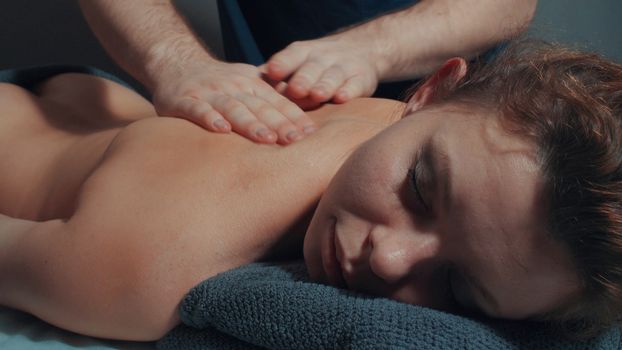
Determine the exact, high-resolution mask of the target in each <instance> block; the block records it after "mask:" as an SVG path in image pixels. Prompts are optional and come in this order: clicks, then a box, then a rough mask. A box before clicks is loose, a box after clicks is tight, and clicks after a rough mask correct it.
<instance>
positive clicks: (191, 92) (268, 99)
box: [153, 61, 315, 144]
mask: <svg viewBox="0 0 622 350" xmlns="http://www.w3.org/2000/svg"><path fill="white" fill-rule="evenodd" d="M179 72H182V73H181V74H179ZM162 74H163V76H162V77H160V79H158V80H159V84H158V85H156V86H155V87H154V94H153V96H154V98H153V102H154V105H155V108H156V112H157V113H158V114H159V115H164V116H173V117H181V118H184V119H188V120H190V121H192V122H193V123H196V124H198V125H200V126H202V127H203V128H205V129H207V130H210V131H215V132H229V131H231V130H233V131H235V132H237V133H238V134H240V135H242V136H244V137H246V138H248V139H250V140H253V141H255V142H260V143H275V142H278V143H280V144H288V143H291V142H293V141H297V140H299V139H301V138H303V137H304V136H305V135H306V134H309V133H311V132H313V130H314V129H315V127H314V123H313V121H312V120H311V119H310V118H309V117H308V116H307V115H306V114H305V113H304V112H303V111H302V110H301V109H300V107H298V106H297V105H296V104H295V103H293V102H291V101H290V100H288V99H287V98H285V97H284V96H282V95H281V94H279V93H278V92H277V91H276V90H275V89H274V88H273V87H272V86H270V85H269V84H268V83H266V82H265V81H263V80H262V79H261V74H260V72H259V69H258V68H257V67H255V66H252V65H247V64H241V63H224V62H218V61H211V62H208V63H205V64H197V63H194V64H193V66H191V67H183V69H178V70H176V71H175V73H172V72H170V73H167V72H163V73H162Z"/></svg>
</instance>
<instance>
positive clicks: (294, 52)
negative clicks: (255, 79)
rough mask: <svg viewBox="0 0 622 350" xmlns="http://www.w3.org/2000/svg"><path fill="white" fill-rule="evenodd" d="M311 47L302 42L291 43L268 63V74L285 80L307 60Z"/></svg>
mask: <svg viewBox="0 0 622 350" xmlns="http://www.w3.org/2000/svg"><path fill="white" fill-rule="evenodd" d="M308 55H309V49H308V48H306V47H304V44H301V43H300V42H294V43H291V44H290V45H289V46H287V47H286V48H285V49H283V50H281V51H279V52H277V53H276V54H274V55H273V56H272V57H270V59H269V60H268V62H267V63H266V67H267V69H266V74H267V75H268V76H269V77H270V78H271V79H273V80H285V79H286V78H287V77H289V76H290V75H292V74H293V73H294V72H295V71H297V70H298V68H300V66H301V65H302V64H303V63H304V62H305V61H306V60H307V57H308Z"/></svg>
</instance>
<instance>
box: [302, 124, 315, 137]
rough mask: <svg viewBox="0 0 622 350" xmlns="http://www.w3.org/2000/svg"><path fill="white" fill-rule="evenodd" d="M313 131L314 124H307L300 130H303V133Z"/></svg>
mask: <svg viewBox="0 0 622 350" xmlns="http://www.w3.org/2000/svg"><path fill="white" fill-rule="evenodd" d="M314 131H315V126H314V125H307V126H305V127H303V128H302V132H304V133H305V134H307V135H308V134H311V133H313V132H314Z"/></svg>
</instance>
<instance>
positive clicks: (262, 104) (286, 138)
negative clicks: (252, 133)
mask: <svg viewBox="0 0 622 350" xmlns="http://www.w3.org/2000/svg"><path fill="white" fill-rule="evenodd" d="M236 98H238V99H239V100H240V102H242V103H244V104H245V105H246V106H247V108H248V109H249V110H250V111H251V112H252V113H253V115H254V116H255V117H256V118H257V120H258V121H259V122H260V123H261V125H262V127H264V126H265V127H268V129H270V130H272V131H274V132H276V133H277V135H278V140H277V142H278V143H280V144H289V143H291V142H294V141H298V140H300V139H301V138H303V137H304V135H303V133H302V130H301V129H299V128H298V127H297V125H296V124H294V123H293V122H292V121H291V120H289V119H288V118H287V117H285V116H284V115H283V114H282V113H281V112H280V111H279V110H277V109H276V108H275V106H273V105H272V104H271V103H269V102H268V101H266V100H264V99H261V98H259V97H255V96H252V95H240V96H236Z"/></svg>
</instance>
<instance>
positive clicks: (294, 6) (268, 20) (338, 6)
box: [218, 0, 417, 99]
mask: <svg viewBox="0 0 622 350" xmlns="http://www.w3.org/2000/svg"><path fill="white" fill-rule="evenodd" d="M416 2H417V1H415V0H341V1H335V0H333V1H331V0H316V1H312V0H295V1H291V0H259V1H258V0H238V1H233V0H220V1H219V3H218V6H219V11H220V19H221V25H222V33H223V45H224V49H225V54H226V56H227V60H229V61H234V62H246V63H250V64H254V65H259V64H261V63H263V62H264V61H265V60H266V59H267V58H269V57H270V56H272V55H273V54H274V53H276V52H278V51H280V50H281V49H283V48H284V47H286V46H287V45H289V44H290V43H292V42H293V41H297V40H308V39H315V38H320V37H323V36H325V35H327V34H330V33H332V32H334V31H336V30H339V29H342V28H344V27H348V26H351V25H353V24H356V23H360V22H362V21H365V20H368V19H370V18H373V17H376V16H379V15H381V14H385V13H387V12H391V11H397V10H400V9H403V8H405V7H408V6H410V5H412V4H414V3H416ZM414 82H415V81H413V80H409V81H404V82H395V83H382V84H380V85H379V87H378V90H377V91H376V93H375V94H374V96H376V97H385V98H393V99H399V98H401V97H402V93H403V92H404V91H405V90H406V89H407V88H409V87H410V86H412V85H413V84H414Z"/></svg>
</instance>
